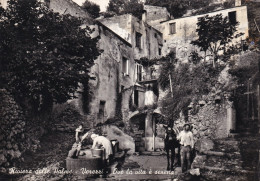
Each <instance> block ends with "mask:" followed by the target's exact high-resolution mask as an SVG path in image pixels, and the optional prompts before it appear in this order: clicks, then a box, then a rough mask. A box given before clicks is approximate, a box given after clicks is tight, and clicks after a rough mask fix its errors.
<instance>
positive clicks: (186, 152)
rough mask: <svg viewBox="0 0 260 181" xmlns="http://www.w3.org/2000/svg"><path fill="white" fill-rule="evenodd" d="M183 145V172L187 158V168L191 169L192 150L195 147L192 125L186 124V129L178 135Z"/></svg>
mask: <svg viewBox="0 0 260 181" xmlns="http://www.w3.org/2000/svg"><path fill="white" fill-rule="evenodd" d="M177 139H178V140H180V145H181V168H182V172H184V171H185V160H186V161H187V167H186V168H187V170H188V169H191V150H192V149H193V147H194V139H193V134H192V132H191V131H190V125H189V124H185V125H184V130H183V131H181V132H180V134H179V135H178V136H177Z"/></svg>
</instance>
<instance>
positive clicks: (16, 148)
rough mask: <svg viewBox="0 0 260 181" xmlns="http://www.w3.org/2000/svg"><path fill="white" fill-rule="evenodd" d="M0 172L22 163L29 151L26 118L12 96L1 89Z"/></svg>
mask: <svg viewBox="0 0 260 181" xmlns="http://www.w3.org/2000/svg"><path fill="white" fill-rule="evenodd" d="M0 99H1V102H0V130H1V131H0V172H6V171H7V168H10V167H12V166H14V165H15V162H16V161H21V160H22V158H21V156H22V154H23V153H24V152H25V151H26V149H28V147H27V144H26V139H25V137H26V136H25V117H24V114H23V112H22V110H21V108H20V107H19V106H18V105H17V104H16V102H15V101H14V99H13V97H12V96H11V94H9V93H8V92H7V91H6V90H5V89H0Z"/></svg>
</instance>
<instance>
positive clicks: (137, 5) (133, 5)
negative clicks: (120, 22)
mask: <svg viewBox="0 0 260 181" xmlns="http://www.w3.org/2000/svg"><path fill="white" fill-rule="evenodd" d="M143 9H144V7H143V3H142V2H141V1H140V0H110V1H109V4H108V7H107V11H108V12H114V13H115V14H117V15H122V14H127V13H129V14H132V15H134V16H136V17H137V18H139V19H141V18H142V13H143Z"/></svg>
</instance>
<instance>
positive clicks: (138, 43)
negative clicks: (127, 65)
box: [135, 32, 142, 48]
mask: <svg viewBox="0 0 260 181" xmlns="http://www.w3.org/2000/svg"><path fill="white" fill-rule="evenodd" d="M141 39H142V34H141V33H138V32H136V34H135V43H136V47H137V48H141Z"/></svg>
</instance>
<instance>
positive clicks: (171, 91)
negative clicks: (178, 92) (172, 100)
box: [169, 74, 173, 97]
mask: <svg viewBox="0 0 260 181" xmlns="http://www.w3.org/2000/svg"><path fill="white" fill-rule="evenodd" d="M169 79H170V89H171V96H172V97H173V90H172V77H171V74H169Z"/></svg>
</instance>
